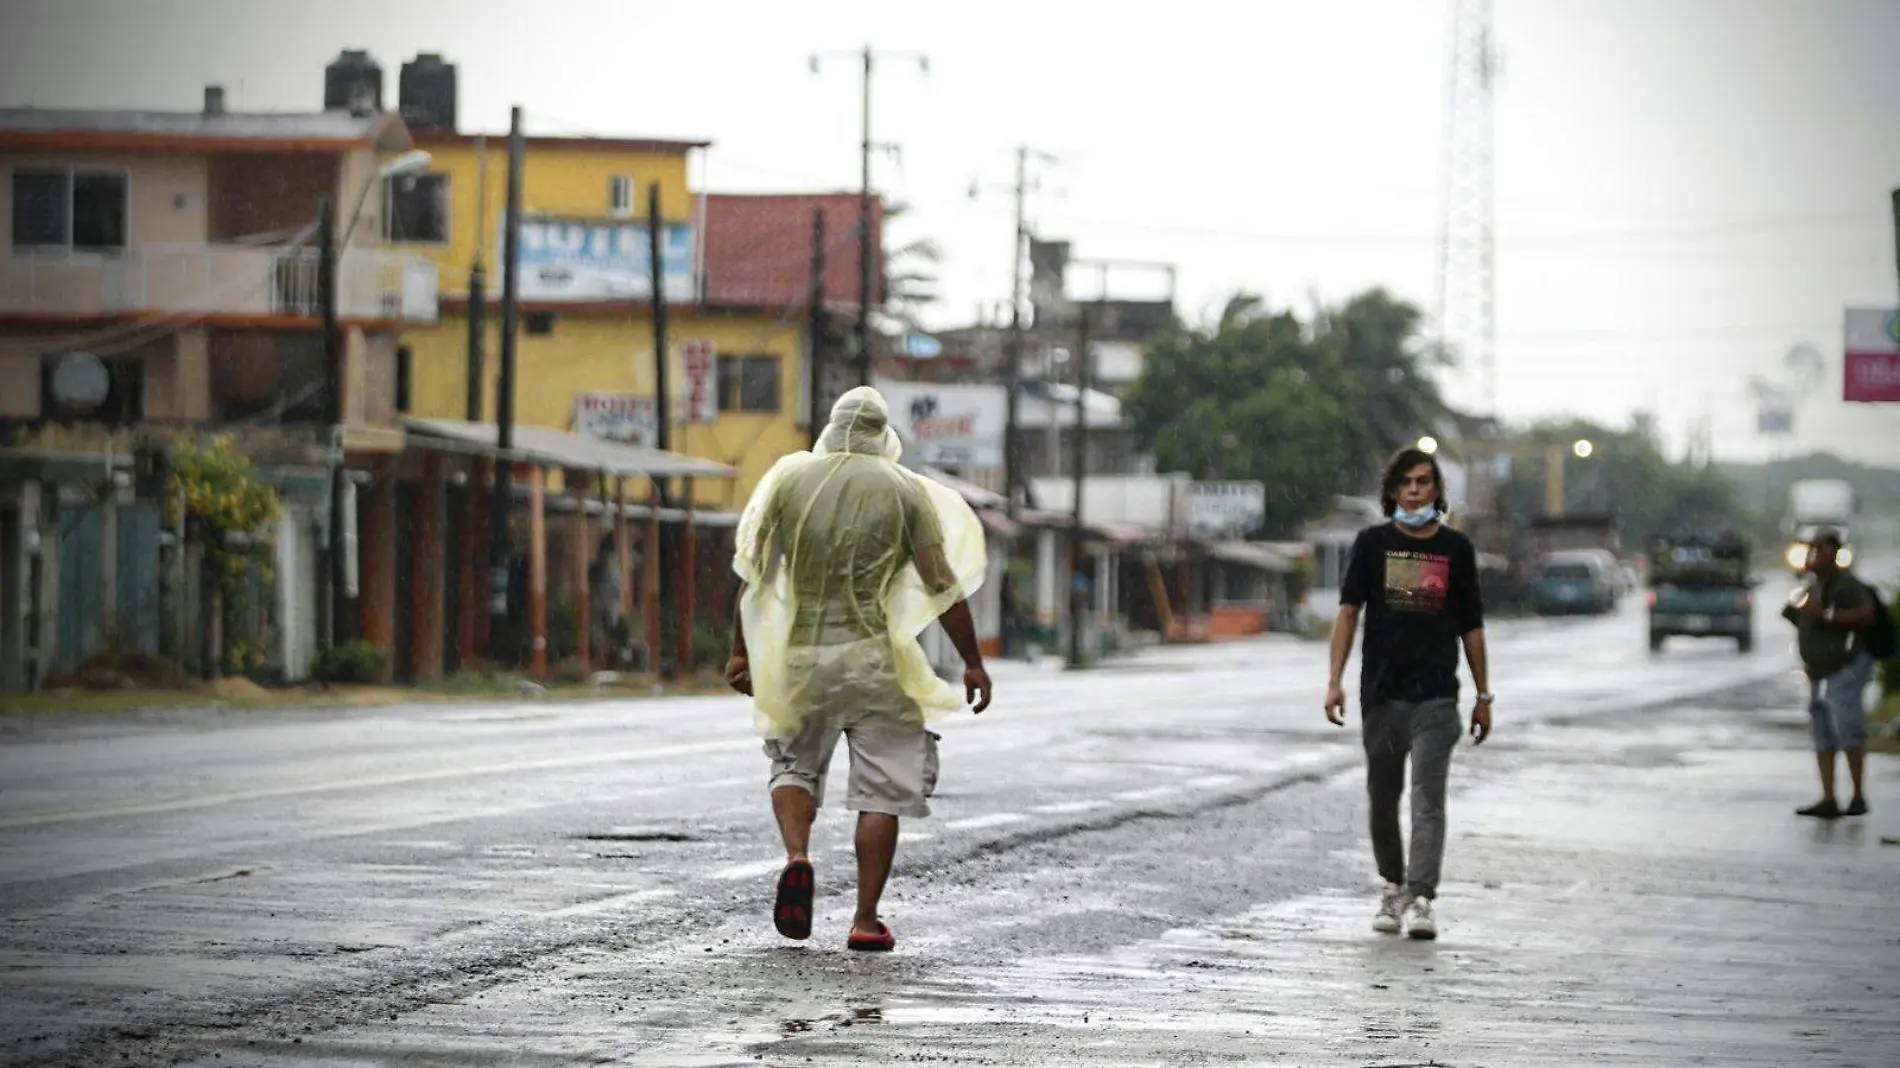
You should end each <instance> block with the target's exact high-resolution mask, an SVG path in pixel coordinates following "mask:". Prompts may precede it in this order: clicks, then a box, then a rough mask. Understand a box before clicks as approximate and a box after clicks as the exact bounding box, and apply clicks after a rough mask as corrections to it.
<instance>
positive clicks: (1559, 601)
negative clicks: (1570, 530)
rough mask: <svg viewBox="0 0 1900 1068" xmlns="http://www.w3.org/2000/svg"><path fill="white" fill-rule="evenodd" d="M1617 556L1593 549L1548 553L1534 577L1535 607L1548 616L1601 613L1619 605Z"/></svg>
mask: <svg viewBox="0 0 1900 1068" xmlns="http://www.w3.org/2000/svg"><path fill="white" fill-rule="evenodd" d="M1614 559H1615V558H1614V557H1609V556H1608V554H1606V553H1601V552H1596V551H1593V550H1576V551H1570V552H1556V553H1546V554H1545V555H1544V556H1543V557H1542V558H1540V559H1539V560H1538V562H1537V567H1536V570H1535V572H1534V577H1533V578H1532V579H1531V610H1532V611H1534V612H1536V613H1537V614H1538V615H1545V616H1549V615H1567V614H1571V613H1577V612H1585V613H1589V614H1591V615H1597V614H1601V613H1604V612H1608V611H1610V610H1611V609H1613V608H1615V607H1616V596H1617V595H1616V583H1617V575H1616V569H1615V567H1614Z"/></svg>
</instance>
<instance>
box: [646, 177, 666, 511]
mask: <svg viewBox="0 0 1900 1068" xmlns="http://www.w3.org/2000/svg"><path fill="white" fill-rule="evenodd" d="M665 229H666V224H665V222H664V221H663V220H662V219H661V218H660V183H658V182H652V183H650V184H649V185H648V186H647V231H648V233H649V235H650V237H651V240H649V241H648V242H647V251H648V258H647V278H648V280H649V282H650V284H651V285H652V287H653V297H652V299H653V407H654V411H655V413H656V414H657V415H658V417H659V419H658V421H659V426H658V427H657V428H656V429H655V432H654V436H653V443H654V445H655V446H657V447H658V448H659V449H660V450H661V451H663V452H664V451H666V450H668V449H670V448H672V430H671V423H672V419H671V413H670V412H669V410H668V409H670V408H671V407H672V394H671V392H670V389H671V387H670V385H669V383H668V379H669V377H670V375H669V373H668V372H669V370H670V368H669V367H668V366H667V364H668V363H669V362H670V361H668V360H667V358H666V356H667V352H666V326H667V323H666V257H665V254H664V253H663V252H662V249H661V243H662V242H663V241H665V239H666V234H665ZM661 492H662V493H664V492H665V490H664V489H662V490H661Z"/></svg>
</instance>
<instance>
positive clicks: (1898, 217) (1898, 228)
mask: <svg viewBox="0 0 1900 1068" xmlns="http://www.w3.org/2000/svg"><path fill="white" fill-rule="evenodd" d="M1893 269H1894V272H1895V274H1896V275H1900V189H1895V190H1894V191H1893Z"/></svg>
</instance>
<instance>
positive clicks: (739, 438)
mask: <svg viewBox="0 0 1900 1068" xmlns="http://www.w3.org/2000/svg"><path fill="white" fill-rule="evenodd" d="M416 141H417V146H418V147H419V148H421V149H424V150H426V151H428V152H429V153H430V154H431V157H432V160H431V166H430V169H429V171H428V172H427V173H424V174H421V175H418V176H414V177H412V178H410V179H408V180H407V181H405V182H402V183H399V184H395V185H392V188H391V191H390V193H389V200H390V202H389V204H388V205H387V207H386V210H385V216H386V218H387V219H388V223H387V229H388V233H387V234H386V237H387V238H388V241H389V243H390V244H392V245H395V246H397V247H399V248H403V249H406V250H410V251H413V252H417V253H420V254H423V255H427V256H429V257H430V258H432V259H434V260H435V261H436V262H437V263H438V264H439V265H440V268H441V291H442V294H443V313H442V316H441V319H440V322H439V323H438V324H437V325H435V326H434V327H432V328H424V329H410V330H408V331H407V332H405V334H404V337H403V341H404V344H405V346H407V348H408V349H409V352H410V357H409V358H410V368H411V372H410V373H411V378H410V381H411V383H412V385H411V392H410V410H411V413H412V414H414V415H416V416H421V417H427V418H438V419H467V418H468V417H469V411H468V366H469V351H468V350H469V345H468V312H467V307H468V290H469V276H470V271H471V268H472V266H473V265H474V264H475V263H476V262H477V258H478V257H479V258H480V260H481V262H482V263H483V264H484V265H485V268H486V272H487V274H486V293H487V302H486V307H487V312H486V323H487V335H488V336H487V343H486V345H485V346H484V361H483V365H482V366H483V376H482V377H483V382H482V388H481V404H482V408H481V414H480V419H481V420H482V421H490V420H493V419H494V416H495V400H496V376H497V374H498V372H499V369H500V363H501V360H500V354H501V322H500V320H501V309H500V303H499V302H500V298H501V289H502V272H501V251H500V244H501V242H500V235H501V231H502V219H503V214H504V210H505V206H506V198H507V138H506V136H488V137H482V136H478V135H473V134H467V133H452V132H434V133H429V132H424V133H419V134H418V135H417V138H416ZM705 147H706V145H705V143H704V142H687V141H657V140H632V139H604V138H572V137H530V138H528V139H527V151H526V154H525V157H524V166H523V171H522V197H521V207H522V216H523V220H524V222H523V228H522V247H521V254H520V258H519V262H520V263H521V264H522V268H521V289H520V293H521V296H520V307H521V322H520V328H519V331H518V334H517V338H518V342H517V344H518V348H517V362H516V366H517V371H516V393H515V419H516V422H517V424H518V425H531V426H546V427H555V428H560V429H564V430H573V431H576V432H579V433H583V434H597V435H600V436H607V437H614V438H617V439H619V440H633V441H639V442H641V443H643V444H653V443H654V441H653V430H654V429H655V426H654V419H653V412H654V410H655V408H656V406H655V405H654V403H653V398H654V394H655V382H656V367H655V361H654V358H653V345H654V337H653V317H652V309H651V302H650V299H649V294H650V290H651V287H650V285H649V282H648V280H649V278H650V270H649V257H650V251H649V248H648V245H647V238H646V234H647V233H648V232H649V231H648V226H647V223H648V211H647V198H648V195H649V194H648V190H649V188H650V187H651V186H652V185H653V184H655V183H657V184H658V186H659V197H660V214H661V218H662V219H663V220H665V224H664V226H663V228H662V230H663V232H664V234H665V240H664V242H663V246H662V247H663V250H664V261H665V264H664V278H665V283H664V284H665V287H666V291H667V295H668V305H669V316H668V318H669V330H668V342H669V344H668V348H669V349H671V352H670V353H669V361H670V362H669V372H668V375H669V390H668V393H669V394H670V396H671V401H670V404H669V408H670V413H669V414H670V419H669V422H670V424H671V434H670V436H669V440H668V447H669V448H670V449H672V450H673V451H676V452H684V453H687V454H689V455H692V456H696V457H700V458H703V459H707V460H713V461H716V462H719V463H723V464H727V465H730V466H732V467H735V468H737V469H738V471H739V478H738V479H737V480H736V481H735V482H724V481H720V482H705V483H701V484H699V485H698V486H697V490H696V494H695V496H696V499H697V502H698V503H699V504H700V505H702V506H705V507H712V508H719V509H737V508H739V507H740V506H742V505H743V504H744V501H745V499H746V496H747V494H749V493H750V492H751V490H752V487H753V486H754V485H756V484H757V482H758V480H759V478H760V477H762V476H763V475H764V473H765V472H766V470H767V469H768V468H769V467H770V466H771V465H772V463H773V462H774V461H775V460H777V459H778V458H779V457H780V456H783V455H784V454H786V453H787V452H791V451H794V450H797V449H800V448H803V447H805V445H806V442H807V436H808V432H807V430H806V428H805V418H804V408H805V407H806V404H805V397H806V395H807V389H806V385H805V382H806V378H805V373H804V368H805V364H806V356H805V351H806V335H807V332H808V322H809V316H808V314H807V308H808V305H809V300H808V298H807V296H806V294H808V293H809V275H810V269H809V265H808V264H809V251H808V249H809V242H810V233H811V223H810V212H809V210H802V209H803V207H804V203H803V202H805V201H810V200H813V199H814V198H773V197H707V196H705V195H704V194H703V193H701V192H698V191H694V190H692V189H690V188H689V186H688V179H687V174H688V165H689V162H690V158H691V156H692V154H693V153H695V152H698V151H701V150H703V149H704V148H705ZM817 199H822V200H826V201H832V200H836V201H838V203H839V207H834V208H833V209H832V212H831V215H832V216H833V218H831V219H830V223H829V225H828V232H830V233H833V234H837V235H841V236H842V237H844V238H847V239H848V237H849V233H850V230H851V228H852V227H853V226H854V225H855V222H856V214H857V209H856V204H855V202H854V201H852V200H851V199H850V198H844V197H836V198H817ZM845 205H848V206H849V212H848V214H847V213H846V212H845V211H844V210H841V208H842V207H843V206H845ZM801 210H802V214H801ZM799 235H802V240H801V239H799ZM847 243H848V241H841V242H833V244H834V251H833V253H832V256H833V259H834V260H844V261H847V262H849V261H851V259H852V257H849V256H846V255H844V254H843V250H842V249H838V248H836V247H835V246H837V245H839V244H847ZM788 245H789V246H790V247H789V248H787V247H786V246H788ZM801 252H802V253H803V255H802V256H801ZM851 265H852V266H853V267H854V266H855V265H854V264H851ZM761 271H764V272H765V273H764V274H763V275H761V274H760V272H761ZM761 277H763V278H765V279H768V280H770V281H773V282H775V283H776V284H771V285H763V286H762V285H759V284H757V283H758V282H759V280H760V278H761ZM854 279H855V274H853V275H852V277H851V278H849V279H839V278H837V277H836V275H834V276H833V278H832V279H828V283H829V282H834V281H836V282H843V283H844V284H839V285H829V284H828V287H827V288H828V291H837V292H840V293H845V292H850V291H851V288H852V285H853V284H854ZM689 354H694V355H696V356H702V357H703V358H701V359H695V358H689ZM691 369H700V371H701V373H700V375H699V376H698V377H695V376H692V375H689V373H688V372H689V370H691ZM706 370H710V371H711V372H712V374H711V375H710V377H708V376H706V375H705V371H706Z"/></svg>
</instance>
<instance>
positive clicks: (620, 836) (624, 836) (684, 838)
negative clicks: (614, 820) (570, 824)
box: [574, 831, 700, 842]
mask: <svg viewBox="0 0 1900 1068" xmlns="http://www.w3.org/2000/svg"><path fill="white" fill-rule="evenodd" d="M574 838H575V840H576V841H581V842H697V841H699V840H700V839H699V836H698V835H692V834H686V833H685V832H683V831H602V832H599V833H597V834H577V835H575V836H574Z"/></svg>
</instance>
